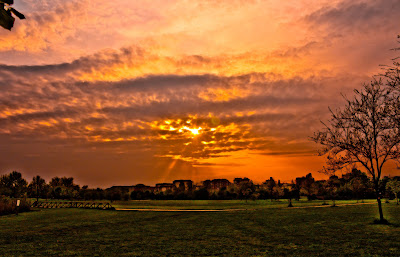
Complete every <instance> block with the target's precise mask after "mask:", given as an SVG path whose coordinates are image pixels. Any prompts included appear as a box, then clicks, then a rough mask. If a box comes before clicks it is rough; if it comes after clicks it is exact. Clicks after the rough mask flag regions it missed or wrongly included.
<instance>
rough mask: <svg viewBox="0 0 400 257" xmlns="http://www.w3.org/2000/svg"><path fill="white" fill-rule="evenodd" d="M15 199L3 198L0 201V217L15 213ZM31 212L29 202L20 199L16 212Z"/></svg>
mask: <svg viewBox="0 0 400 257" xmlns="http://www.w3.org/2000/svg"><path fill="white" fill-rule="evenodd" d="M16 202H17V199H10V198H3V199H0V216H1V215H8V214H15V213H17V209H16V208H17V205H16ZM30 210H31V205H30V202H28V201H27V200H26V199H21V203H20V205H19V208H18V212H27V211H30Z"/></svg>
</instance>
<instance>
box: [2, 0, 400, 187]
mask: <svg viewBox="0 0 400 257" xmlns="http://www.w3.org/2000/svg"><path fill="white" fill-rule="evenodd" d="M14 7H15V9H17V10H18V11H20V12H22V13H23V14H25V16H26V20H16V22H15V27H14V28H13V30H12V31H11V32H10V31H7V30H4V29H1V30H0V175H1V174H5V173H9V172H10V171H12V170H18V171H20V172H22V173H23V175H24V177H26V178H27V179H28V180H30V179H31V178H32V177H33V176H34V175H36V174H39V175H41V176H43V177H44V178H45V179H46V180H49V179H50V178H52V177H54V176H73V177H74V178H75V182H76V183H79V184H81V185H84V184H87V185H89V186H90V187H97V186H101V187H108V186H112V185H133V184H137V183H145V184H150V185H154V184H155V183H158V182H170V181H172V180H174V179H192V180H194V181H196V182H199V181H201V180H204V179H208V178H209V179H212V178H227V179H230V180H232V179H233V178H235V177H244V176H246V177H249V178H250V179H252V180H253V181H255V182H262V181H264V180H265V179H267V178H269V177H271V176H272V177H274V178H276V179H281V180H283V181H287V180H291V179H293V178H295V177H296V176H302V175H305V174H306V173H308V172H312V173H313V175H314V177H317V178H324V175H322V174H319V173H318V172H317V171H318V170H319V169H321V168H322V165H323V163H324V159H322V158H321V157H317V156H316V150H317V149H318V148H319V146H318V145H316V144H315V143H313V142H311V141H310V140H309V136H312V135H313V132H314V131H316V130H317V129H320V128H321V123H320V120H326V119H327V118H328V117H329V110H328V106H330V107H331V108H336V107H340V106H341V105H343V104H344V100H343V98H342V97H341V95H340V94H341V93H343V94H345V95H348V96H351V95H352V90H353V89H354V88H360V87H361V86H362V83H363V82H368V81H370V80H371V76H372V75H373V74H377V73H379V71H380V69H381V68H380V67H379V65H380V64H390V63H391V61H390V60H391V58H394V57H395V56H396V53H395V52H393V51H390V49H391V48H393V47H397V46H398V43H397V38H396V37H397V35H398V34H399V33H400V23H399V21H400V20H399V13H400V2H399V0H363V1H358V0H354V1H345V0H343V1H341V0H329V1H325V0H288V1H278V0H270V1H261V0H259V1H257V0H248V1H245V0H242V1H239V0H226V1H224V0H219V1H210V0H202V1H195V0H186V1H169V0H151V1H135V0H118V1H97V0H87V1H86V0H80V1H74V0H72V1H65V0H43V1H39V0H15V4H14ZM389 173H390V174H392V175H395V174H400V172H399V170H396V169H395V168H393V167H391V166H390V167H389V166H388V167H387V169H386V174H389Z"/></svg>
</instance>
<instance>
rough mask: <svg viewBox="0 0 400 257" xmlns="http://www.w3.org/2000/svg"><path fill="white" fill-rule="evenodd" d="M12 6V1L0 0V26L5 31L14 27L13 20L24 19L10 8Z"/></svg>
mask: <svg viewBox="0 0 400 257" xmlns="http://www.w3.org/2000/svg"><path fill="white" fill-rule="evenodd" d="M13 4H14V0H0V26H2V27H3V28H5V29H8V30H11V29H12V27H13V26H14V21H15V18H14V17H13V15H15V16H17V17H18V18H20V19H21V20H22V19H25V16H24V15H23V14H22V13H20V12H18V11H17V10H15V9H14V8H12V7H11V5H13Z"/></svg>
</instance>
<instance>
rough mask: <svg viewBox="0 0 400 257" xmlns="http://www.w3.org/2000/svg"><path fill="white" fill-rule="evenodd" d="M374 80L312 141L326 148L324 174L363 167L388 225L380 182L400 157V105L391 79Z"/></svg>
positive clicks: (380, 212)
mask: <svg viewBox="0 0 400 257" xmlns="http://www.w3.org/2000/svg"><path fill="white" fill-rule="evenodd" d="M385 83H386V84H385V85H384V84H383V82H382V80H374V81H372V82H371V83H370V84H366V85H364V89H363V90H361V91H359V90H354V92H355V97H354V98H353V99H346V98H345V100H346V105H345V107H344V108H343V109H338V110H336V111H332V110H331V109H329V110H330V111H331V119H330V120H329V121H328V123H323V125H324V126H325V127H324V129H322V130H321V131H317V132H316V133H315V134H314V136H313V137H312V139H313V140H314V141H315V142H317V143H319V144H321V145H323V146H324V148H323V149H322V150H321V152H320V154H321V155H326V157H327V166H326V167H324V168H323V170H322V171H323V172H325V173H327V174H333V173H335V172H336V171H338V170H341V169H343V168H344V167H346V166H348V165H354V164H356V163H358V164H360V165H361V166H363V167H364V168H365V169H366V170H367V171H368V173H369V174H370V175H371V177H372V181H373V183H374V189H375V193H376V198H377V202H378V208H379V217H380V221H381V222H384V221H385V219H384V218H383V212H382V204H381V192H380V188H379V182H380V180H381V175H382V170H383V166H384V164H385V163H387V162H388V161H389V160H398V159H399V157H400V108H399V107H400V104H399V103H400V101H399V96H398V94H396V93H395V91H394V90H393V89H392V87H388V86H390V79H388V80H385Z"/></svg>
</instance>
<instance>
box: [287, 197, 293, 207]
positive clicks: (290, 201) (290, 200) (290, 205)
mask: <svg viewBox="0 0 400 257" xmlns="http://www.w3.org/2000/svg"><path fill="white" fill-rule="evenodd" d="M288 207H293V205H292V198H289V205H288Z"/></svg>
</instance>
